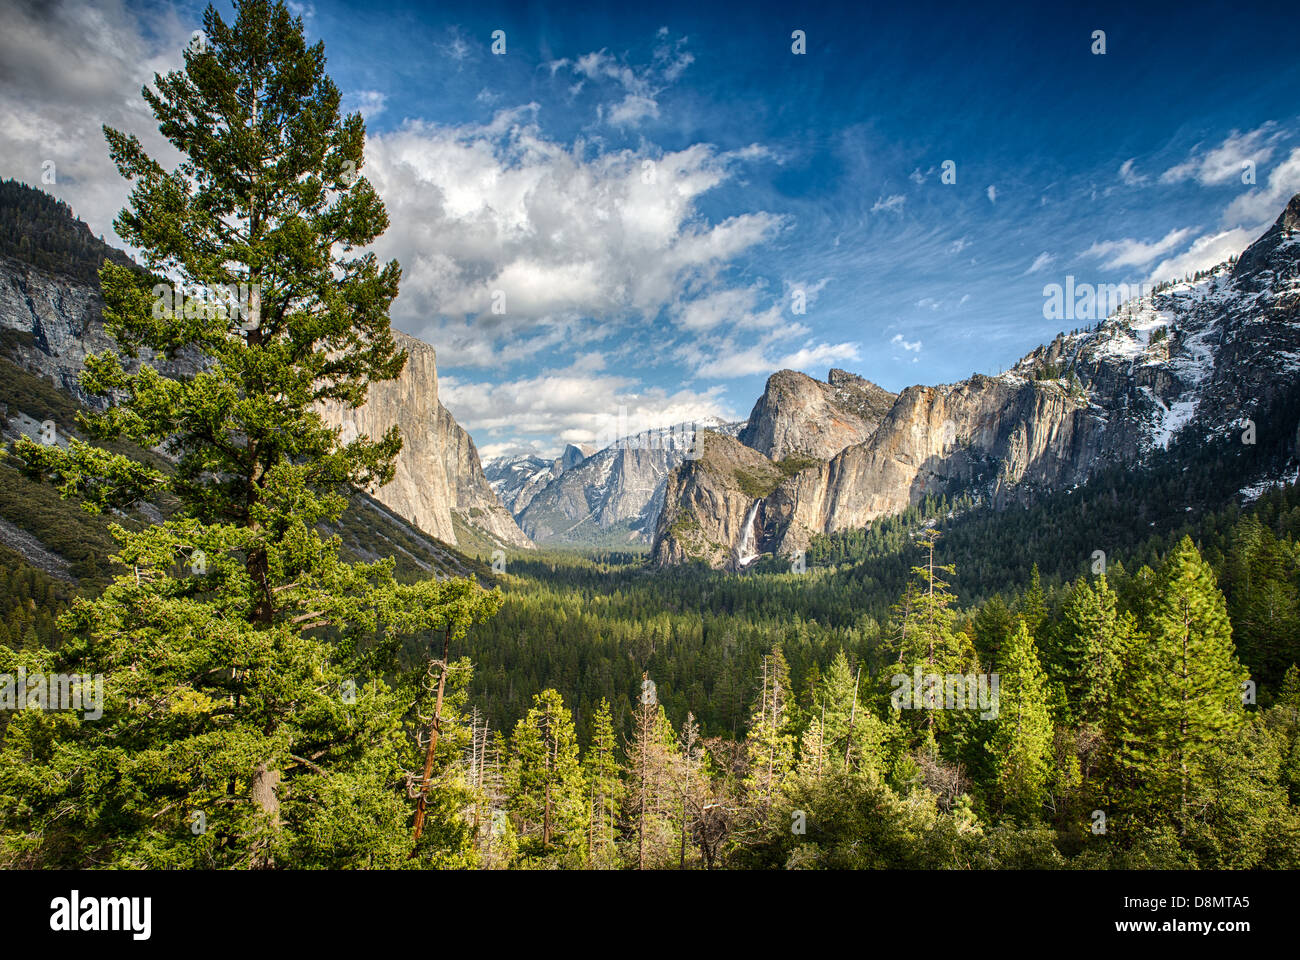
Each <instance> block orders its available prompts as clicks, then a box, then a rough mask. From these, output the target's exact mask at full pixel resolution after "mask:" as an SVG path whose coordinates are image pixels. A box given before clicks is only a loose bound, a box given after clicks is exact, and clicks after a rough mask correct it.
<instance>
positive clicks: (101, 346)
mask: <svg viewBox="0 0 1300 960" xmlns="http://www.w3.org/2000/svg"><path fill="white" fill-rule="evenodd" d="M30 194H31V195H35V196H36V197H38V198H40V197H44V195H43V194H40V193H39V191H30ZM62 209H63V210H64V212H63V213H61V214H60V215H61V216H63V217H66V218H68V219H69V222H68V224H65V225H64V228H65V230H66V231H68V232H72V233H76V232H77V231H78V230H82V231H84V225H80V226H78V225H79V221H73V220H71V219H70V218H71V212H70V211H66V208H62ZM96 243H99V242H98V241H96ZM96 249H98V251H99V252H98V255H99V256H100V257H101V259H102V258H103V256H106V255H112V256H113V257H114V258H115V259H124V256H123V255H122V254H120V253H119V252H117V251H112V250H111V248H108V247H107V246H106V245H103V244H102V243H99V246H98V248H96ZM37 252H39V251H37ZM92 253H94V251H92ZM87 256H90V254H87ZM92 266H93V264H92ZM102 309H103V303H102V299H101V297H100V292H99V288H98V286H97V285H96V284H93V283H90V282H87V281H86V280H84V279H81V278H79V277H77V276H74V275H72V274H71V273H64V272H54V271H52V270H50V269H46V268H45V267H43V266H37V265H35V264H34V263H32V262H27V261H25V260H22V259H17V258H15V257H12V256H0V332H2V333H3V334H4V340H5V343H4V346H5V348H6V354H7V355H8V356H9V357H10V358H11V359H12V360H13V361H14V362H15V363H17V364H18V365H19V366H20V367H22V368H24V369H26V370H28V371H30V372H32V373H35V374H37V375H38V376H40V377H42V378H45V379H48V380H52V381H53V382H54V384H55V386H57V387H58V388H59V389H61V390H63V391H64V392H66V393H68V394H70V395H71V396H72V397H73V398H74V399H76V400H77V401H78V402H79V403H82V404H84V405H88V406H99V405H102V403H103V401H102V399H101V398H98V397H92V396H88V395H86V394H85V392H84V391H83V390H82V389H81V386H80V384H79V383H78V381H77V378H78V376H79V375H80V373H81V370H82V368H83V367H84V365H85V360H86V357H87V356H88V355H90V354H93V353H99V352H103V351H105V350H111V349H114V348H115V343H114V341H113V339H112V338H111V337H110V336H109V334H108V333H107V331H106V330H105V329H104V325H103V320H102ZM396 336H397V339H398V341H399V343H400V344H401V345H402V346H403V347H405V348H406V349H407V351H408V353H409V355H410V359H409V360H408V362H407V365H406V368H405V369H404V370H403V372H402V374H401V375H400V376H399V377H398V379H397V380H395V381H388V382H381V383H376V384H374V385H373V386H372V387H371V390H370V396H369V398H368V400H367V402H366V404H365V405H364V406H363V407H362V408H360V409H359V410H354V411H344V410H340V409H337V408H336V409H331V410H325V411H324V415H325V417H326V419H327V421H329V422H331V423H333V424H336V425H339V426H344V427H345V429H346V430H349V431H351V432H352V433H353V434H357V433H368V434H371V435H372V436H378V435H381V434H382V433H383V432H384V431H386V430H387V429H388V428H389V427H390V426H392V425H394V424H396V425H397V426H399V427H400V428H401V431H402V441H403V449H402V452H401V453H400V454H399V456H398V460H397V467H396V475H395V477H394V479H393V481H392V482H391V483H388V484H386V485H385V486H383V487H380V488H379V489H378V490H376V491H374V493H373V495H374V497H375V499H376V500H377V501H379V502H380V503H381V504H383V505H384V506H386V507H387V508H388V509H389V510H391V511H393V512H394V513H395V514H397V515H399V516H401V517H404V518H406V520H408V521H409V522H411V523H414V524H415V525H416V526H418V527H419V528H420V529H421V530H423V531H424V532H425V533H426V534H429V535H431V536H434V537H437V538H438V539H440V540H442V541H444V542H445V543H447V544H451V545H456V544H457V543H458V534H457V532H456V522H457V521H459V522H461V523H463V524H464V525H465V526H467V527H469V528H471V529H472V530H473V531H475V533H476V537H477V535H478V534H481V535H482V539H483V540H484V542H485V543H487V544H489V545H499V546H502V547H531V546H532V542H531V541H530V540H529V539H528V538H527V537H526V536H525V535H524V534H523V532H522V531H521V530H520V529H519V527H518V525H517V524H516V523H515V521H514V518H513V517H512V516H511V515H510V513H509V512H508V511H507V510H506V509H505V507H504V506H503V505H502V504H501V501H500V500H499V499H498V498H497V496H496V493H495V492H494V491H493V490H492V488H491V486H490V485H489V484H488V481H487V478H486V477H485V476H484V475H483V470H482V466H481V464H480V462H479V457H478V451H477V450H476V448H475V446H474V441H473V440H472V439H471V438H470V436H469V434H468V433H466V432H465V430H464V429H462V428H461V426H460V425H459V424H457V423H456V421H455V418H454V417H452V415H451V414H450V413H449V412H448V411H447V409H446V408H445V407H444V406H443V405H442V403H441V402H440V401H439V399H438V379H437V365H436V355H435V352H434V349H433V347H431V346H429V345H428V344H425V343H423V342H421V341H419V340H416V339H414V338H412V337H408V336H405V335H403V334H396ZM142 362H149V363H151V364H153V365H154V366H156V367H157V368H158V369H159V370H160V371H161V372H162V373H164V374H165V375H168V376H184V375H186V374H189V373H193V372H194V371H195V370H196V369H197V362H196V361H190V360H187V359H185V358H184V357H182V358H180V359H177V360H175V361H168V362H159V361H158V360H157V359H156V358H153V357H151V356H150V355H149V354H148V353H147V352H143V353H142V356H141V357H140V358H139V359H138V360H135V361H131V363H133V364H138V363H142Z"/></svg>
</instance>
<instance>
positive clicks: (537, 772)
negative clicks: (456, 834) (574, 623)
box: [506, 690, 589, 865]
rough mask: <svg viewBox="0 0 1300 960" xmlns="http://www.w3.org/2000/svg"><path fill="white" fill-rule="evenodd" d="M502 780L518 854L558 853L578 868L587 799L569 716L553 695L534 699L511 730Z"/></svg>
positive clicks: (547, 693)
mask: <svg viewBox="0 0 1300 960" xmlns="http://www.w3.org/2000/svg"><path fill="white" fill-rule="evenodd" d="M511 747H512V755H511V758H510V766H509V768H508V771H507V775H506V784H507V791H508V794H509V797H510V809H511V811H512V812H513V813H514V814H515V817H516V819H517V821H518V825H519V830H518V832H519V837H520V849H521V850H523V851H524V852H526V853H529V854H532V855H535V856H539V857H546V856H548V855H550V854H552V852H553V850H552V848H553V847H559V848H561V851H560V852H561V853H563V854H564V856H563V857H562V860H564V861H565V862H568V863H570V864H571V865H577V864H580V863H581V860H582V855H583V852H584V851H585V849H586V844H587V832H586V829H585V828H586V826H587V823H588V822H589V821H588V817H587V795H586V784H585V783H584V778H583V774H582V766H581V764H580V763H579V761H578V738H577V734H576V732H575V731H574V727H573V717H572V716H571V715H570V713H569V710H568V708H567V707H566V706H565V705H564V700H563V699H562V698H561V697H560V695H559V694H558V693H556V692H555V691H554V690H543V691H542V692H541V693H539V694H536V695H535V696H534V697H533V707H532V709H530V710H529V711H528V713H527V715H525V716H524V718H523V719H522V720H520V721H519V723H518V724H516V726H515V730H514V734H513V736H512V740H511Z"/></svg>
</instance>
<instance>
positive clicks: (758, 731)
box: [745, 644, 794, 814]
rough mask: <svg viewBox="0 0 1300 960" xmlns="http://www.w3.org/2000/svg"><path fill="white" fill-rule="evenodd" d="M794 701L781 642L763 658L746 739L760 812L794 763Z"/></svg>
mask: <svg viewBox="0 0 1300 960" xmlns="http://www.w3.org/2000/svg"><path fill="white" fill-rule="evenodd" d="M790 701H791V697H790V668H789V666H788V665H787V663H786V660H785V654H784V653H783V652H782V650H781V645H780V644H777V645H776V646H775V647H773V648H772V652H771V653H770V654H769V655H768V656H765V657H764V658H763V673H762V677H761V686H760V689H759V694H758V697H757V698H756V700H755V702H754V705H753V710H752V714H751V716H750V720H749V731H748V734H747V736H746V738H745V751H746V756H747V758H748V761H749V774H748V776H747V777H746V778H745V788H746V790H747V792H748V794H749V796H750V798H751V800H752V802H753V804H754V806H755V808H756V809H757V810H758V811H760V814H761V812H762V811H766V810H767V809H768V807H769V806H770V805H771V803H772V800H773V798H774V797H775V796H776V793H777V791H778V790H779V788H780V784H781V781H782V780H783V779H785V776H786V774H787V773H789V772H790V770H791V768H792V767H793V766H794V727H793V723H792V722H791V717H790Z"/></svg>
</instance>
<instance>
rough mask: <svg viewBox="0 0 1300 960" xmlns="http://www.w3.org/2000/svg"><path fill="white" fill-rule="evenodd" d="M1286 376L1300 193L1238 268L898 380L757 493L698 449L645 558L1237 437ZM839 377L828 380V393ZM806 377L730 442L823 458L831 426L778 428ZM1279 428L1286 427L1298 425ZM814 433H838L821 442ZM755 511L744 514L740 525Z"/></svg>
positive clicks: (762, 404) (1294, 327)
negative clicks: (1074, 327)
mask: <svg viewBox="0 0 1300 960" xmlns="http://www.w3.org/2000/svg"><path fill="white" fill-rule="evenodd" d="M1298 374H1300V196H1297V197H1295V198H1293V199H1292V200H1291V202H1290V203H1289V204H1288V206H1287V208H1286V209H1285V210H1284V211H1283V212H1282V214H1281V216H1279V217H1278V220H1277V222H1276V223H1275V224H1274V226H1273V227H1272V228H1271V229H1270V230H1269V231H1268V232H1267V233H1265V234H1264V235H1263V236H1262V237H1261V238H1260V239H1259V240H1257V241H1256V242H1255V243H1254V244H1252V245H1251V247H1250V248H1249V249H1247V250H1246V251H1245V252H1244V253H1243V254H1242V256H1241V257H1240V259H1239V260H1238V261H1237V262H1236V264H1235V265H1233V264H1228V263H1225V264H1221V265H1220V266H1219V267H1218V268H1216V269H1215V270H1213V271H1209V272H1207V274H1205V275H1204V276H1202V277H1201V278H1200V279H1198V280H1195V281H1189V282H1182V283H1176V284H1171V285H1168V286H1166V287H1164V288H1162V289H1160V290H1159V291H1158V292H1153V293H1150V294H1148V295H1146V296H1143V297H1140V298H1137V299H1135V300H1132V301H1130V302H1128V303H1125V304H1124V305H1123V306H1121V307H1119V308H1118V309H1116V310H1114V311H1113V312H1112V313H1111V315H1110V316H1109V317H1108V318H1107V319H1106V320H1105V321H1103V322H1102V323H1100V324H1098V325H1097V326H1096V328H1095V329H1091V330H1086V331H1082V332H1076V333H1073V334H1070V335H1065V334H1062V335H1060V336H1058V337H1057V338H1056V339H1055V340H1053V341H1052V343H1050V344H1048V345H1045V346H1041V347H1038V348H1036V349H1035V350H1033V351H1031V352H1030V353H1029V354H1027V355H1026V356H1025V357H1024V358H1023V359H1021V360H1020V361H1019V362H1018V363H1017V364H1016V365H1015V366H1013V367H1012V368H1011V369H1010V370H1008V371H1007V372H1006V373H1004V374H1001V375H999V376H997V377H988V376H983V375H979V374H977V375H975V376H972V377H970V378H968V379H966V380H963V381H961V382H960V383H957V384H952V385H944V386H935V387H923V386H916V387H909V388H907V389H906V390H904V391H903V392H902V393H901V394H899V395H898V397H897V398H896V399H895V400H894V402H893V406H892V407H891V409H890V410H889V412H888V414H887V415H885V416H884V417H883V419H881V420H880V421H879V425H878V426H877V427H876V428H875V429H874V431H871V432H870V433H869V435H868V436H867V437H866V438H865V439H863V440H862V441H859V442H853V443H850V444H849V445H847V446H845V447H844V448H843V449H840V450H838V451H836V452H835V453H833V454H831V455H829V456H828V457H823V458H822V459H821V462H817V463H811V464H808V465H807V466H805V467H804V469H802V470H799V471H798V472H796V473H794V474H793V475H791V476H788V477H783V478H782V479H781V480H780V481H779V483H777V484H776V486H775V488H774V489H773V490H772V491H771V492H769V493H767V494H765V495H763V496H761V497H750V498H749V500H748V502H746V501H745V498H744V496H741V495H739V494H738V493H737V491H736V489H735V488H734V487H731V486H728V485H726V484H719V483H718V482H717V481H716V479H714V478H715V477H716V474H717V473H718V471H717V470H712V471H711V470H710V464H709V463H707V462H706V460H707V458H705V459H702V460H701V461H699V462H697V463H693V464H686V465H683V467H681V468H679V470H677V471H675V472H674V475H673V476H672V477H670V479H669V483H668V493H667V500H666V503H665V505H664V514H663V516H662V517H661V518H660V523H659V525H658V528H657V535H656V542H655V545H654V556H655V557H656V559H658V560H659V562H661V563H676V562H681V561H682V560H685V559H688V558H690V557H692V556H700V557H701V558H703V559H706V560H708V561H709V562H710V563H711V564H712V565H714V566H718V567H721V566H725V565H728V564H729V563H734V562H735V561H734V559H733V558H734V557H735V556H736V555H737V552H738V550H739V546H740V543H741V539H742V538H743V537H744V535H745V533H746V532H748V531H750V530H753V531H754V536H755V538H756V540H757V544H756V546H755V549H756V550H757V551H758V552H760V553H761V552H781V553H792V552H795V551H798V550H801V549H803V548H805V547H806V546H807V545H808V543H809V541H810V540H811V538H812V537H813V536H815V535H818V534H829V533H835V532H837V531H841V530H848V529H853V528H861V527H865V526H868V525H869V524H870V523H871V522H872V521H873V520H875V519H876V518H878V517H882V516H888V515H890V514H894V513H898V512H900V511H902V510H904V509H905V508H906V507H907V506H909V505H911V504H915V503H917V502H919V501H920V500H922V499H923V498H924V497H925V496H926V495H927V494H947V495H950V496H951V495H956V494H961V493H971V494H973V495H976V496H979V497H981V498H983V499H985V500H986V501H988V502H991V503H993V504H994V505H995V506H999V507H1000V506H1005V505H1007V504H1009V503H1013V502H1017V501H1021V500H1025V499H1028V498H1031V497H1033V496H1034V495H1036V494H1038V493H1041V492H1044V491H1047V490H1054V489H1060V488H1063V487H1070V486H1073V485H1075V484H1079V483H1082V482H1084V481H1085V480H1086V479H1087V478H1088V477H1089V476H1090V475H1091V474H1092V473H1093V472H1095V471H1096V470H1097V469H1098V468H1100V467H1103V466H1106V465H1109V464H1114V463H1133V464H1135V465H1137V464H1140V463H1141V462H1143V461H1144V460H1145V459H1146V458H1148V457H1149V456H1150V455H1151V454H1152V452H1153V451H1155V450H1158V449H1164V448H1167V447H1168V445H1169V443H1170V442H1171V440H1172V439H1173V438H1174V437H1175V436H1178V435H1179V434H1182V433H1183V432H1184V431H1193V434H1194V435H1198V436H1199V435H1213V434H1218V435H1224V434H1227V433H1229V432H1234V431H1240V430H1241V429H1242V428H1243V425H1244V424H1245V422H1246V420H1248V419H1250V420H1252V422H1253V418H1255V417H1256V416H1261V414H1260V413H1259V412H1260V411H1265V410H1268V409H1269V408H1270V407H1271V406H1272V404H1273V403H1274V402H1276V401H1278V400H1279V399H1281V398H1282V397H1283V396H1284V395H1285V394H1286V392H1287V391H1289V390H1291V389H1293V386H1294V383H1295V380H1296V378H1297V375H1298ZM778 378H779V379H778ZM836 379H837V377H836V373H835V372H833V373H832V377H831V380H832V384H831V386H833V385H834V383H835V380H836ZM862 382H863V383H865V381H862ZM816 384H817V381H814V380H812V379H811V378H808V377H802V375H791V374H789V373H788V372H787V371H782V373H779V374H776V375H774V376H773V377H772V379H771V380H770V381H769V383H768V389H767V391H765V393H764V396H763V398H762V399H760V400H759V402H758V404H757V405H756V406H755V408H754V413H753V415H751V417H750V421H749V424H748V425H747V427H746V431H745V432H744V433H742V439H745V441H746V442H747V443H749V444H750V445H751V446H756V447H757V448H758V449H759V450H761V451H762V452H763V453H767V454H768V455H769V456H771V457H772V458H773V459H782V458H783V457H788V456H792V455H795V456H797V455H799V454H801V453H802V454H804V455H815V454H813V451H818V450H820V451H821V452H822V453H825V451H826V450H827V449H830V448H831V447H833V446H834V445H835V443H838V440H839V438H841V437H842V436H844V433H843V431H842V430H840V428H839V427H838V425H834V426H830V427H827V428H826V429H824V430H819V429H815V428H811V427H803V428H799V429H796V428H791V427H789V426H785V425H788V424H791V423H794V422H796V421H797V420H798V417H797V416H792V415H790V413H789V411H791V410H800V411H809V412H807V413H804V414H803V416H807V417H811V416H813V414H812V413H811V412H810V411H813V410H815V409H817V408H818V406H819V400H818V399H817V393H819V392H822V391H821V388H820V387H819V386H816ZM822 386H826V385H822ZM877 389H878V388H877ZM774 411H775V412H774ZM830 416H831V417H832V418H834V417H835V414H834V413H832V414H830ZM1280 429H1283V430H1285V431H1289V432H1291V433H1296V431H1297V424H1295V423H1288V424H1282V425H1281V426H1280ZM1297 435H1298V436H1300V433H1297ZM827 437H834V438H836V439H835V442H834V443H830V444H829V445H823V446H818V445H817V444H818V443H819V442H821V441H823V440H824V438H827ZM1297 445H1298V446H1300V440H1298V441H1297ZM769 451H770V453H769ZM799 465H800V464H799V463H797V462H794V463H790V462H787V463H786V464H784V466H785V467H787V469H793V468H794V467H797V466H799ZM742 492H743V491H742ZM751 510H753V511H754V516H755V520H754V521H753V522H752V523H746V522H745V519H744V518H745V517H746V516H748V515H749V512H750V511H751ZM737 517H739V518H740V520H739V522H737ZM688 535H689V536H688ZM692 544H694V545H696V549H692V546H691V545H692ZM746 552H748V550H746Z"/></svg>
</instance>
